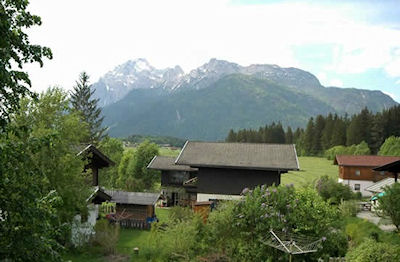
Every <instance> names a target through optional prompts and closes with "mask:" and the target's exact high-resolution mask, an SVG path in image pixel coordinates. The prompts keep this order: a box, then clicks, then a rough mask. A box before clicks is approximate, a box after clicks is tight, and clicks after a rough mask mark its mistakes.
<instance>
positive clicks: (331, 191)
mask: <svg viewBox="0 0 400 262" xmlns="http://www.w3.org/2000/svg"><path fill="white" fill-rule="evenodd" d="M315 188H316V190H317V192H318V194H319V195H320V196H321V197H322V198H323V199H324V200H325V201H328V202H329V203H333V204H339V203H340V202H342V201H344V200H350V199H354V198H355V194H354V193H353V191H352V190H351V188H350V187H349V186H348V185H343V184H341V183H338V182H337V181H336V180H335V179H332V178H329V177H328V176H322V177H321V178H320V179H318V181H317V182H316V185H315Z"/></svg>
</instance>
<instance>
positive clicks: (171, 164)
mask: <svg viewBox="0 0 400 262" xmlns="http://www.w3.org/2000/svg"><path fill="white" fill-rule="evenodd" d="M147 168H148V169H155V170H173V171H187V172H195V171H197V170H198V169H197V168H191V167H190V166H183V165H175V157H169V156H154V158H153V159H152V160H151V162H150V163H149V165H148V166H147Z"/></svg>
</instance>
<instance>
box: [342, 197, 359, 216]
mask: <svg viewBox="0 0 400 262" xmlns="http://www.w3.org/2000/svg"><path fill="white" fill-rule="evenodd" d="M339 210H340V212H341V213H342V215H343V216H345V217H355V216H356V215H357V213H358V212H360V205H359V204H358V201H355V200H350V201H342V202H341V203H340V205H339Z"/></svg>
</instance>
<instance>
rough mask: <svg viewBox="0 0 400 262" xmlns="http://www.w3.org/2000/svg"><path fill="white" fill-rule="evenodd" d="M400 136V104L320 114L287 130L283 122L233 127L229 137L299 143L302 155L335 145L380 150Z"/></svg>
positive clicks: (236, 140) (242, 139)
mask: <svg viewBox="0 0 400 262" xmlns="http://www.w3.org/2000/svg"><path fill="white" fill-rule="evenodd" d="M390 136H400V106H395V107H392V108H390V109H387V110H384V111H383V112H378V113H375V114H374V113H372V112H371V111H369V110H368V109H367V108H365V109H363V110H362V111H361V112H360V113H359V114H356V115H354V116H352V117H348V116H338V115H337V114H335V115H333V114H328V115H326V116H324V115H318V116H317V117H315V118H314V117H311V118H310V119H309V120H308V123H307V126H306V128H305V129H303V128H297V129H295V130H293V129H292V128H290V127H288V128H287V129H286V130H284V128H283V127H282V124H281V123H278V124H275V123H273V124H271V125H266V126H265V127H260V128H259V129H241V130H238V131H234V130H232V129H231V130H230V131H229V133H228V136H227V138H226V141H229V142H260V143H295V144H296V148H297V152H298V153H299V154H301V155H322V154H323V153H324V152H325V150H328V149H330V148H332V147H334V146H351V145H358V144H360V143H362V142H365V143H367V145H368V147H369V149H370V151H371V153H377V152H378V150H379V148H380V146H381V145H382V144H383V142H384V141H385V139H386V138H388V137H390Z"/></svg>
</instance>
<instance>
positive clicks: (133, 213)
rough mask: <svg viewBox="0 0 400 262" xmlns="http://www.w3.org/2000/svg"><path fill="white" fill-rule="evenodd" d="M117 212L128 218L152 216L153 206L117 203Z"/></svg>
mask: <svg viewBox="0 0 400 262" xmlns="http://www.w3.org/2000/svg"><path fill="white" fill-rule="evenodd" d="M117 214H120V215H122V216H124V217H126V218H129V219H143V220H145V219H146V218H147V217H152V216H153V214H154V206H152V205H149V206H144V205H129V204H117Z"/></svg>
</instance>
